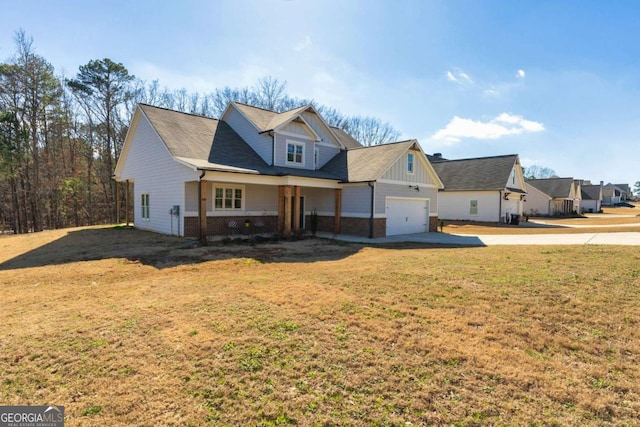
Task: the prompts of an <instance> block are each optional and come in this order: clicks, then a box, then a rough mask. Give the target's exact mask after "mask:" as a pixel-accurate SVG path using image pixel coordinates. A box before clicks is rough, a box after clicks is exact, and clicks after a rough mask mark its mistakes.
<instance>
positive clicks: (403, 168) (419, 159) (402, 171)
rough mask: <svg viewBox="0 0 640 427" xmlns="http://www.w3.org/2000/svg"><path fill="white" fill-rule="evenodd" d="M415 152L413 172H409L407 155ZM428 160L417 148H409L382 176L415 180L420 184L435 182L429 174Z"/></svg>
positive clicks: (394, 179)
mask: <svg viewBox="0 0 640 427" xmlns="http://www.w3.org/2000/svg"><path fill="white" fill-rule="evenodd" d="M409 153H410V154H413V173H409V172H407V155H408V154H409ZM425 162H426V160H425V159H424V157H423V156H422V153H420V152H419V151H416V150H409V151H408V152H407V153H405V154H403V155H402V156H401V157H400V158H399V159H398V160H397V161H396V162H395V163H394V164H393V166H391V168H389V170H387V171H386V172H385V173H384V175H383V176H382V179H383V180H389V181H402V182H415V183H419V184H433V179H432V178H431V176H430V175H429V171H428V169H427V164H426V163H425Z"/></svg>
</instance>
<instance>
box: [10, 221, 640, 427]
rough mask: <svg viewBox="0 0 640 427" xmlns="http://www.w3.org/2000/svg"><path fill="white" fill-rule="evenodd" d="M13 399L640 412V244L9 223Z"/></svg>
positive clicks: (304, 416) (490, 413)
mask: <svg viewBox="0 0 640 427" xmlns="http://www.w3.org/2000/svg"><path fill="white" fill-rule="evenodd" d="M0 248H1V249H2V250H1V251H0V301H2V310H1V311H0V325H2V326H0V372H2V373H3V375H2V381H1V382H0V402H2V404H5V405H27V404H30V405H46V404H57V405H64V406H65V411H66V414H67V420H66V425H68V426H76V425H96V426H97V425H175V426H186V425H192V426H196V425H206V424H209V425H216V426H218V425H230V426H237V425H251V426H254V425H294V424H297V425H363V426H364V425H367V426H368V425H401V426H405V425H458V426H463V425H469V426H471V425H593V426H596V425H597V426H600V425H634V424H636V423H637V421H638V418H637V416H638V414H639V413H640V367H639V366H640V364H639V362H640V359H639V358H640V336H639V335H640V333H639V332H638V331H639V325H640V315H639V314H638V307H639V306H640V267H639V265H640V254H638V251H637V249H635V248H633V247H622V246H607V247H602V246H588V247H587V246H579V247H570V246H554V247H518V249H517V250H513V248H511V247H483V248H458V249H451V248H437V247H431V248H425V247H421V246H419V245H395V246H387V247H367V246H363V245H351V244H338V243H334V242H332V241H325V240H319V239H317V240H304V241H299V242H286V243H271V244H261V245H256V246H250V245H240V244H238V245H222V244H219V245H214V246H210V247H206V248H198V247H194V246H193V245H191V244H190V242H186V241H184V240H182V239H178V238H171V237H165V236H159V235H156V234H152V233H145V232H141V231H138V230H134V229H127V228H89V229H73V230H59V231H52V232H44V233H39V234H33V235H26V236H9V237H0Z"/></svg>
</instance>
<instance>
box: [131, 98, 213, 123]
mask: <svg viewBox="0 0 640 427" xmlns="http://www.w3.org/2000/svg"><path fill="white" fill-rule="evenodd" d="M138 105H139V106H140V105H143V106H145V107H151V108H156V109H158V110H164V111H170V112H172V113H179V114H184V115H186V116H193V117H200V118H203V119H209V120H215V121H217V122H219V121H220V119H216V118H215V117H209V116H204V115H202V114H195V113H187V112H186V111H180V110H174V109H171V108H167V107H158V106H157V105H151V104H147V103H145V102H138Z"/></svg>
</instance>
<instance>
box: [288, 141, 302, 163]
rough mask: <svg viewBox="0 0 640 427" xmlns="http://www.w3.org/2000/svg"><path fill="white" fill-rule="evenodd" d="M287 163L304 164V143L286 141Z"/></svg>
mask: <svg viewBox="0 0 640 427" xmlns="http://www.w3.org/2000/svg"><path fill="white" fill-rule="evenodd" d="M287 163H288V164H292V165H296V166H304V144H300V143H297V142H292V141H287Z"/></svg>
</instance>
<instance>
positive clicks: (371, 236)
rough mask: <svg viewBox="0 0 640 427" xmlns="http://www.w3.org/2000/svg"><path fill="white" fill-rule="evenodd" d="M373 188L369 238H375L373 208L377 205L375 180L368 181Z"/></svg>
mask: <svg viewBox="0 0 640 427" xmlns="http://www.w3.org/2000/svg"><path fill="white" fill-rule="evenodd" d="M367 184H368V185H369V188H371V215H370V216H369V238H370V239H372V238H373V209H374V207H375V200H376V198H375V196H376V185H375V181H369V182H368V183H367Z"/></svg>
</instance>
